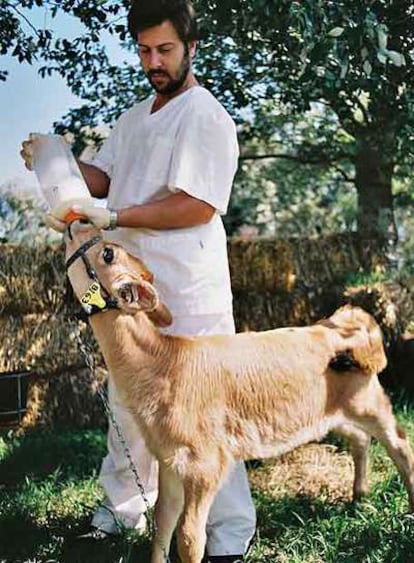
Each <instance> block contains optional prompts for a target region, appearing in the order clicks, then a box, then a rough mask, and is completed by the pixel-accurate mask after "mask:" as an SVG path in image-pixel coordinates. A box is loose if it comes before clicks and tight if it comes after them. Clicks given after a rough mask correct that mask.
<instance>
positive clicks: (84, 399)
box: [20, 368, 108, 432]
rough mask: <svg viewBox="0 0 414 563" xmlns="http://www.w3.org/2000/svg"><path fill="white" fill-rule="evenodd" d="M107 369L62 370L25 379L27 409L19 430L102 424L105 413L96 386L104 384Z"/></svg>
mask: <svg viewBox="0 0 414 563" xmlns="http://www.w3.org/2000/svg"><path fill="white" fill-rule="evenodd" d="M107 375H108V374H107V371H106V370H105V369H103V368H97V369H96V370H95V377H92V375H91V373H90V371H89V370H88V369H87V368H82V369H72V370H64V371H62V372H59V373H55V374H54V375H53V376H50V377H34V378H30V380H29V389H28V394H27V412H26V414H25V415H24V417H23V420H22V422H21V424H20V432H26V431H27V430H30V429H31V428H33V427H35V426H36V427H38V426H41V427H44V428H56V427H74V428H94V427H103V426H105V425H106V415H105V411H104V407H103V405H102V402H101V399H100V397H99V395H98V388H99V387H100V386H102V385H104V384H105V382H106V379H107Z"/></svg>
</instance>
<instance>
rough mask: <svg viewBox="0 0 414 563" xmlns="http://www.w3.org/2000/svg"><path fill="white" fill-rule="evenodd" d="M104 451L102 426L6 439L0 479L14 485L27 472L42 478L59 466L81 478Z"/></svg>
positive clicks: (65, 473) (93, 468)
mask: <svg viewBox="0 0 414 563" xmlns="http://www.w3.org/2000/svg"><path fill="white" fill-rule="evenodd" d="M105 452H106V436H105V433H104V431H102V430H88V431H83V432H79V431H78V432H70V431H65V432H61V433H57V432H53V433H44V432H36V433H32V434H28V435H27V436H24V437H23V438H16V439H13V440H11V441H10V442H9V454H8V455H7V456H5V458H4V459H3V460H2V461H0V483H2V484H4V485H8V486H10V485H11V486H16V485H18V484H19V482H21V481H23V480H24V479H26V478H27V477H29V476H33V477H35V478H36V479H42V478H43V477H44V476H46V475H49V474H50V473H53V472H54V471H56V470H57V469H59V470H60V471H61V473H62V476H63V477H75V478H79V479H81V478H83V477H85V476H88V475H91V473H92V472H93V471H95V472H96V471H97V470H98V469H99V467H100V464H101V461H102V458H103V456H104V455H105Z"/></svg>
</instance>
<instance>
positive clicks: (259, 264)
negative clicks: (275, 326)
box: [228, 233, 387, 292]
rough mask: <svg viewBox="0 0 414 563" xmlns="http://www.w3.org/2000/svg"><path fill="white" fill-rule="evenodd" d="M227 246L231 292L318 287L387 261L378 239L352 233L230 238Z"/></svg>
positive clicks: (336, 281) (380, 268)
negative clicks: (282, 238)
mask: <svg viewBox="0 0 414 563" xmlns="http://www.w3.org/2000/svg"><path fill="white" fill-rule="evenodd" d="M228 250H229V258H230V271H231V279H232V286H233V290H234V291H235V292H239V291H274V292H279V291H280V292H291V291H292V290H293V289H294V288H295V287H297V286H301V285H302V284H305V286H307V287H321V286H324V285H325V286H326V285H328V284H332V283H338V282H342V281H343V280H344V278H345V277H346V276H349V275H350V274H355V273H358V272H361V271H371V270H375V271H383V270H384V268H385V267H386V265H387V260H386V257H385V254H384V253H383V252H382V251H381V245H380V244H379V242H378V241H377V240H373V239H369V240H366V239H365V240H363V239H361V238H359V237H358V236H356V235H355V234H352V233H349V234H339V235H329V236H326V237H313V238H291V239H285V240H280V239H252V240H244V239H242V238H232V239H231V240H230V241H229V246H228Z"/></svg>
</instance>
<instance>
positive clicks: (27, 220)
mask: <svg viewBox="0 0 414 563" xmlns="http://www.w3.org/2000/svg"><path fill="white" fill-rule="evenodd" d="M44 214H45V207H44V205H42V204H41V203H40V202H39V201H37V200H36V199H35V198H33V197H30V196H23V195H15V194H14V193H12V192H7V191H6V192H4V193H0V242H8V243H17V244H25V245H29V246H35V245H38V244H40V243H42V244H43V243H45V242H46V243H48V242H53V241H56V240H57V239H58V235H57V234H56V233H55V232H54V231H52V230H51V229H50V228H49V227H47V225H46V224H45V222H44Z"/></svg>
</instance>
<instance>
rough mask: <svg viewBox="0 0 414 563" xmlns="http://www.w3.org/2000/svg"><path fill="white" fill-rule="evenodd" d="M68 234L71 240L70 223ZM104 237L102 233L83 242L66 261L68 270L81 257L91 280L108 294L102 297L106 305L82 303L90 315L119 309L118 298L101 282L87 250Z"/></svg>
mask: <svg viewBox="0 0 414 563" xmlns="http://www.w3.org/2000/svg"><path fill="white" fill-rule="evenodd" d="M68 235H69V238H70V239H71V240H73V237H72V233H71V230H70V225H69V226H68ZM101 240H103V239H102V237H101V236H100V235H97V236H96V237H93V238H91V239H89V240H88V241H86V242H85V243H84V244H82V246H80V247H79V248H78V250H76V251H75V252H74V253H73V254H72V256H70V257H69V258H68V259H67V261H66V264H65V266H66V270H69V268H70V267H71V266H72V264H73V263H74V262H76V260H78V258H81V260H82V262H83V263H84V265H85V268H86V271H87V274H88V276H89V278H90V279H91V280H93V281H94V282H95V283H96V284H98V286H99V288H102V290H103V291H104V292H105V294H106V296H104V297H102V298H103V300H104V301H105V306H104V307H98V306H96V305H95V304H92V305H88V306H87V307H85V306H84V304H83V303H81V305H82V307H83V309H84V311H85V312H86V314H87V315H88V316H89V317H90V316H92V315H95V314H96V313H101V312H103V311H108V309H118V302H117V300H116V299H114V298H113V297H111V295H110V293H109V291H108V290H107V289H106V288H105V286H104V285H103V284H102V283H101V282H100V280H99V278H98V274H97V273H96V271H95V269H94V268H93V266H92V264H91V263H90V260H89V258H88V256H87V254H86V253H87V251H88V250H89V249H90V248H92V246H94V245H95V244H97V243H98V242H100V241H101Z"/></svg>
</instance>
